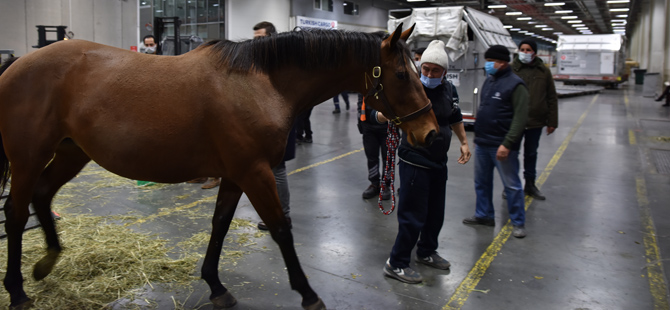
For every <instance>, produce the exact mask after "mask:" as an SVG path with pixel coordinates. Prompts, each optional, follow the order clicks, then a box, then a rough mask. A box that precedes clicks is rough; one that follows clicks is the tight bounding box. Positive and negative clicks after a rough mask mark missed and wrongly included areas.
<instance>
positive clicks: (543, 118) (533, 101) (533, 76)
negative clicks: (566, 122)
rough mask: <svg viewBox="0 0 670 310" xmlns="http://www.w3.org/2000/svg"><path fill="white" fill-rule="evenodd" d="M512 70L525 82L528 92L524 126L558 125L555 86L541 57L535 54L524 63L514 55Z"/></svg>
mask: <svg viewBox="0 0 670 310" xmlns="http://www.w3.org/2000/svg"><path fill="white" fill-rule="evenodd" d="M512 70H514V74H516V75H517V76H519V77H520V78H521V79H522V80H523V81H524V83H526V87H528V93H529V94H530V99H529V101H528V123H526V128H540V127H544V126H549V127H554V128H556V127H558V96H557V95H556V86H555V85H554V79H553V78H552V76H551V72H550V71H549V68H547V67H546V66H545V65H544V62H543V61H542V59H541V58H540V57H537V56H536V57H535V58H534V59H533V60H532V61H531V62H530V63H529V64H524V63H522V62H521V61H520V60H519V56H518V55H515V56H514V61H513V62H512Z"/></svg>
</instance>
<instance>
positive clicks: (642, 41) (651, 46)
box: [628, 0, 670, 90]
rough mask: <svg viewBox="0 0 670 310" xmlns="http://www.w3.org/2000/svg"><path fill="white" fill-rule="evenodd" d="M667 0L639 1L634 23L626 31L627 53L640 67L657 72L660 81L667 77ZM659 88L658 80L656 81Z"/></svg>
mask: <svg viewBox="0 0 670 310" xmlns="http://www.w3.org/2000/svg"><path fill="white" fill-rule="evenodd" d="M668 16H670V0H649V1H644V2H643V3H642V7H641V10H640V13H639V16H637V23H636V24H635V27H634V28H633V30H632V33H629V34H628V35H629V37H628V44H629V45H628V51H629V57H630V58H632V59H633V60H635V61H638V62H639V63H640V68H641V69H646V70H647V72H650V73H660V74H661V76H662V78H661V79H660V81H668V80H670V20H668V19H667V17H668ZM658 87H659V90H660V87H661V85H660V83H659V85H658Z"/></svg>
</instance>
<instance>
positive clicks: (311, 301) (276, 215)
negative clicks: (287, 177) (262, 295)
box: [245, 169, 326, 310]
mask: <svg viewBox="0 0 670 310" xmlns="http://www.w3.org/2000/svg"><path fill="white" fill-rule="evenodd" d="M254 181H255V182H254ZM254 181H252V182H250V183H249V184H248V185H247V186H245V193H246V194H247V196H248V197H249V200H250V201H251V203H252V205H253V206H254V209H256V212H257V213H258V215H259V216H260V217H261V219H262V220H263V222H265V224H266V225H267V226H268V229H269V230H270V235H272V239H273V240H274V241H275V242H276V243H277V244H278V245H279V249H280V250H281V253H282V256H283V258H284V263H286V269H287V270H288V276H289V281H290V283H291V289H293V290H296V291H298V293H300V295H301V296H302V307H303V308H304V309H307V310H321V309H323V310H325V309H326V306H325V305H324V303H323V301H322V300H321V298H319V296H318V295H317V294H316V293H315V292H314V290H312V288H311V287H310V285H309V282H308V281H307V277H305V273H304V272H303V270H302V267H301V266H300V262H299V261H298V255H297V254H296V252H295V247H294V245H293V234H292V233H291V228H290V226H289V223H288V221H287V220H286V217H285V216H284V212H283V210H282V208H281V204H280V202H279V196H278V194H277V185H276V183H275V179H274V175H273V174H272V171H271V170H270V169H266V170H263V171H262V172H260V173H258V174H255V180H254Z"/></svg>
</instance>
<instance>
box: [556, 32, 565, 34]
mask: <svg viewBox="0 0 670 310" xmlns="http://www.w3.org/2000/svg"><path fill="white" fill-rule="evenodd" d="M554 34H563V33H562V32H554Z"/></svg>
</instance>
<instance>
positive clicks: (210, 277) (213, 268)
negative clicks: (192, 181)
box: [202, 178, 242, 309]
mask: <svg viewBox="0 0 670 310" xmlns="http://www.w3.org/2000/svg"><path fill="white" fill-rule="evenodd" d="M241 196H242V190H241V189H240V188H239V187H238V186H237V185H236V184H234V183H232V182H230V180H226V179H223V178H222V179H221V185H220V186H219V194H218V197H217V198H216V208H215V209H214V217H213V218H212V234H211V236H210V238H209V245H208V246H207V254H206V255H205V260H204V261H203V263H202V279H203V280H205V282H207V284H208V285H209V289H210V291H211V292H212V294H211V295H210V296H209V300H210V301H212V303H213V304H214V308H215V309H221V308H230V307H232V306H234V305H235V304H237V300H236V299H235V297H233V295H232V294H231V293H230V292H229V291H228V289H226V288H225V287H224V286H223V284H221V280H220V279H219V256H220V255H221V248H222V246H223V240H224V238H225V237H226V234H227V233H228V229H229V228H230V222H231V221H232V220H233V215H234V214H235V209H236V208H237V203H238V202H239V201H240V197H241Z"/></svg>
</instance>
